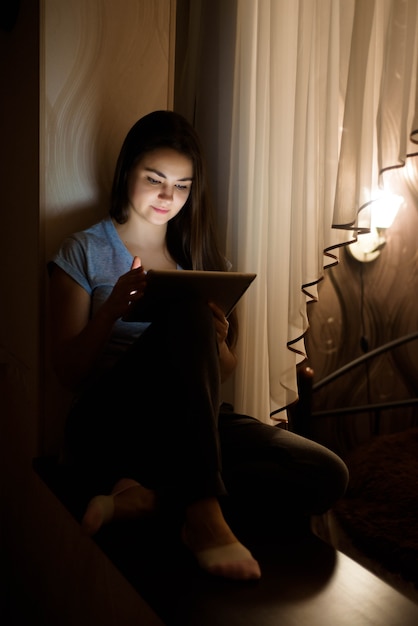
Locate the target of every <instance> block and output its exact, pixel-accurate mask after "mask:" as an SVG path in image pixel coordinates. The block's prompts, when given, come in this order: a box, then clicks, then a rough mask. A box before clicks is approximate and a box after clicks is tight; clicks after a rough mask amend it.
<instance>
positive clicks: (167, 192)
mask: <svg viewBox="0 0 418 626" xmlns="http://www.w3.org/2000/svg"><path fill="white" fill-rule="evenodd" d="M158 196H159V197H160V198H161V199H162V200H167V201H171V200H172V199H173V189H172V187H171V186H170V185H162V186H161V187H160V193H159V194H158Z"/></svg>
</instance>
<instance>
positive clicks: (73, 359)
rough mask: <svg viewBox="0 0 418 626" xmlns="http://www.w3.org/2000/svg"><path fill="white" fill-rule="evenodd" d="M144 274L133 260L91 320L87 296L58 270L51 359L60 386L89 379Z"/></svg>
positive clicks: (139, 292) (53, 289)
mask: <svg viewBox="0 0 418 626" xmlns="http://www.w3.org/2000/svg"><path fill="white" fill-rule="evenodd" d="M144 281H145V275H144V273H143V270H142V268H141V267H140V261H139V259H137V257H135V260H134V262H133V264H132V269H131V270H130V271H129V272H128V273H127V274H124V275H123V276H121V277H120V278H119V280H118V282H117V283H116V285H115V287H114V288H113V291H112V293H111V295H110V296H109V298H108V299H107V300H106V302H105V303H104V304H103V305H102V306H101V308H100V309H99V310H98V311H97V313H96V314H95V316H94V317H93V318H90V309H91V298H90V296H89V294H88V293H87V292H86V291H85V290H84V289H83V288H82V287H81V286H80V285H79V284H78V283H77V282H76V281H74V280H73V279H72V278H71V277H70V276H69V275H68V274H66V272H64V271H63V270H62V269H61V268H59V267H55V268H54V270H53V272H52V276H51V283H50V302H51V338H52V358H53V363H54V367H55V371H56V373H57V375H58V378H59V379H60V381H61V383H62V384H63V385H64V386H65V387H68V388H69V389H72V390H75V389H77V388H78V387H79V386H80V385H81V384H82V383H83V381H84V380H85V379H86V378H87V377H88V376H89V374H90V372H91V370H92V368H93V366H94V365H95V363H96V360H97V359H98V357H99V355H100V353H101V351H102V349H103V347H104V345H105V343H106V342H107V340H108V339H109V336H110V334H111V332H112V328H113V325H114V323H115V321H116V320H117V319H118V318H120V317H122V315H124V314H125V313H126V312H127V311H128V309H129V303H130V302H132V301H134V300H137V299H138V298H140V297H141V296H142V293H143V290H144V285H145V282H144Z"/></svg>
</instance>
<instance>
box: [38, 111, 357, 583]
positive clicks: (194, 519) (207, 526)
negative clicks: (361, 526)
mask: <svg viewBox="0 0 418 626" xmlns="http://www.w3.org/2000/svg"><path fill="white" fill-rule="evenodd" d="M49 268H50V275H51V308H52V346H53V359H54V364H55V368H56V372H57V374H58V376H59V378H60V380H61V382H62V383H63V384H64V385H65V386H66V387H69V388H70V389H72V390H74V392H75V400H74V404H73V407H72V409H71V411H70V414H69V416H68V420H67V424H66V431H65V451H64V461H65V463H67V464H69V465H70V467H72V468H74V471H76V472H77V473H78V475H79V476H81V477H82V485H83V491H84V496H85V498H86V509H85V513H84V516H83V519H82V526H83V528H84V530H85V532H87V533H88V534H90V535H92V534H94V533H96V532H97V531H98V530H99V529H100V527H101V526H102V525H103V524H105V523H108V522H110V521H111V520H112V519H121V518H136V517H138V518H140V517H141V516H144V515H158V513H159V511H160V510H161V509H162V507H166V508H165V510H168V509H172V510H173V511H174V510H175V511H177V512H178V514H179V516H180V520H181V538H182V541H183V542H184V543H185V545H186V546H187V547H188V548H189V549H190V550H191V551H192V553H193V554H194V555H195V557H196V560H197V562H198V564H199V565H200V567H201V568H203V569H204V570H206V571H207V572H209V573H211V574H214V575H218V576H223V577H226V578H232V579H242V580H247V579H256V578H259V577H260V575H261V572H260V567H259V564H258V562H257V561H256V560H255V559H254V557H253V556H252V554H251V553H250V551H249V550H248V549H247V548H246V547H245V546H244V545H243V544H242V543H241V542H240V541H239V539H238V538H237V537H236V536H235V534H234V532H233V531H232V529H231V528H230V526H229V524H228V523H227V521H226V519H225V511H224V506H228V503H230V502H233V503H235V504H236V505H237V506H238V507H239V506H240V505H242V511H247V513H248V512H249V511H251V513H252V514H253V513H254V512H256V513H257V512H258V513H259V514H260V515H262V513H263V506H264V504H266V505H267V507H266V509H265V510H268V508H269V505H271V504H272V505H273V506H272V507H270V508H272V509H276V508H277V507H281V512H282V515H284V516H285V515H288V514H289V515H291V516H297V515H299V516H301V517H302V516H305V517H307V516H309V514H311V513H320V512H323V511H325V510H327V509H328V508H329V507H330V506H331V505H332V503H333V502H334V501H335V500H336V499H337V498H338V497H340V496H341V495H342V494H343V493H344V490H345V488H346V484H347V468H346V466H345V465H344V463H343V462H342V461H341V459H339V457H337V456H336V455H335V454H334V453H332V452H331V451H329V450H327V449H326V448H324V447H322V446H320V445H318V444H316V443H314V442H311V441H308V440H306V439H303V438H302V437H299V436H297V435H295V434H293V433H291V432H288V431H285V430H283V429H280V428H278V427H275V426H269V425H266V424H262V423H261V422H259V421H258V420H255V419H253V418H251V417H248V416H242V415H236V414H234V413H233V412H220V396H219V391H220V384H221V383H222V382H223V381H224V380H226V379H227V378H228V376H230V374H231V373H232V372H233V370H234V368H235V365H236V361H237V356H236V352H235V346H236V341H237V332H238V326H237V318H236V316H235V314H232V315H231V316H230V318H229V319H228V320H227V319H225V317H224V315H223V313H222V311H221V310H220V309H219V308H218V307H217V305H216V303H214V302H213V303H206V302H201V301H199V300H198V299H196V298H192V297H188V298H175V297H174V298H173V297H172V296H170V300H167V301H164V300H162V301H161V306H160V307H159V310H158V311H157V312H156V314H155V316H154V317H153V320H152V322H127V321H123V318H124V317H125V315H126V314H127V313H128V312H129V310H130V307H131V306H132V304H133V303H135V302H136V301H137V300H139V299H140V298H142V296H143V293H144V290H145V288H146V283H147V274H146V272H147V270H149V269H151V268H153V269H178V270H182V269H192V270H223V271H227V269H228V268H227V263H226V261H225V259H224V257H223V255H222V253H221V252H220V250H219V247H218V244H217V240H216V236H215V229H214V223H213V214H212V209H211V206H210V200H209V192H208V183H207V174H206V170H205V166H204V161H203V156H202V151H201V147H200V145H199V141H198V138H197V136H196V134H195V131H194V129H193V128H192V127H191V125H190V124H189V123H188V122H187V121H186V120H185V119H184V118H183V117H181V116H180V115H178V114H176V113H174V112H170V111H156V112H153V113H150V114H149V115H146V116H145V117H143V118H141V119H140V120H139V121H138V122H137V123H136V124H135V125H134V126H133V127H132V128H131V130H130V131H129V133H128V135H127V137H126V139H125V141H124V143H123V146H122V149H121V152H120V155H119V158H118V162H117V165H116V172H115V176H114V181H113V188H112V197H111V206H110V214H109V215H108V216H107V217H105V218H104V219H102V220H101V221H100V222H99V223H97V224H95V225H93V226H92V227H90V228H88V229H87V230H84V231H82V232H79V233H76V234H74V235H72V236H71V237H69V238H67V239H66V240H65V241H64V242H63V243H62V245H61V247H60V249H59V251H58V253H57V254H56V255H55V257H54V258H53V259H52V261H51V263H50V265H49ZM243 514H246V513H243ZM265 523H266V525H267V524H268V520H267V519H266V520H265Z"/></svg>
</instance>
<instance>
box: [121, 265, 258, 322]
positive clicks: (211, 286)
mask: <svg viewBox="0 0 418 626" xmlns="http://www.w3.org/2000/svg"><path fill="white" fill-rule="evenodd" d="M255 277H256V274H248V273H244V272H214V271H198V270H149V271H148V273H147V286H146V289H145V293H144V295H143V297H142V298H141V299H140V300H138V301H137V302H135V303H133V304H132V305H131V307H130V310H129V313H128V314H127V315H126V316H125V317H124V318H123V319H124V320H125V321H127V322H152V320H153V317H154V314H155V311H157V310H158V307H161V306H169V305H170V303H171V305H173V304H174V303H175V301H176V300H178V299H182V298H184V297H187V296H188V295H191V294H192V295H198V296H199V297H200V298H202V299H203V300H205V301H206V302H209V301H211V302H214V303H215V304H217V305H218V306H219V307H220V308H221V309H222V310H223V312H224V315H225V317H228V315H230V313H231V311H232V310H233V309H234V307H235V306H236V304H237V303H238V301H239V300H240V298H241V296H242V295H243V294H244V293H245V292H246V291H247V289H248V287H249V286H250V285H251V283H252V282H253V280H254V279H255Z"/></svg>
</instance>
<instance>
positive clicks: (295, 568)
mask: <svg viewBox="0 0 418 626" xmlns="http://www.w3.org/2000/svg"><path fill="white" fill-rule="evenodd" d="M35 469H36V470H37V471H38V473H39V474H40V476H41V478H43V479H44V480H45V482H46V483H47V484H48V486H49V487H50V489H51V490H52V491H53V492H54V493H56V495H57V496H58V497H59V498H60V499H61V501H62V502H63V504H65V506H67V508H69V509H70V511H72V512H73V513H74V515H75V516H76V517H77V516H79V513H80V512H79V511H77V510H76V509H75V508H74V502H71V501H70V500H68V498H67V499H66V497H65V494H63V493H58V492H59V488H58V487H59V485H58V483H57V482H56V481H55V480H54V478H53V477H56V473H54V472H52V474H51V473H50V472H49V470H50V467H48V463H47V464H46V465H45V463H42V464H39V463H38V464H35ZM67 495H68V494H67ZM234 530H235V531H236V532H237V534H238V536H239V537H240V538H241V539H242V540H243V541H244V542H245V544H246V545H247V546H248V547H249V548H250V550H251V551H252V552H253V554H254V556H255V558H257V559H258V560H259V562H260V565H261V568H262V573H263V575H262V578H261V580H259V581H252V582H248V583H245V582H244V583H243V582H233V581H228V580H223V579H221V578H216V577H212V576H209V575H207V574H205V573H204V572H203V571H201V570H200V569H199V568H198V567H197V566H196V563H195V561H194V558H193V557H192V555H191V554H190V553H189V552H188V551H187V549H186V548H185V547H184V546H183V545H182V543H181V542H180V541H179V539H178V537H179V529H177V528H175V527H174V526H173V524H171V522H169V521H168V520H167V519H166V518H165V516H163V515H162V516H160V517H157V518H152V519H151V518H150V519H149V520H147V521H145V520H142V521H141V522H138V521H136V522H126V521H125V522H114V523H112V524H111V525H109V526H106V527H104V528H103V529H102V530H101V531H100V532H99V533H98V534H97V535H96V537H95V538H94V540H95V541H96V542H97V544H98V545H99V546H100V547H101V549H102V550H103V551H104V552H105V553H106V554H107V556H108V557H109V558H110V559H111V561H112V562H113V563H114V564H115V566H116V567H117V568H118V569H119V570H120V571H121V572H122V574H123V575H124V576H125V578H126V579H127V580H128V581H129V582H130V583H131V585H132V586H133V587H134V588H135V589H136V590H137V591H138V593H139V594H140V595H141V597H142V598H143V599H144V600H146V602H147V603H148V604H149V605H150V606H151V607H152V609H153V610H154V612H155V613H156V614H157V615H158V616H159V617H160V618H161V620H162V621H163V622H164V623H165V624H166V625H167V626H317V625H318V626H352V625H353V624H358V625H359V626H367V625H369V624H370V625H373V626H387V625H389V624H390V626H409V624H411V626H412V624H414V625H415V624H418V606H417V605H415V604H413V603H412V602H410V600H408V599H407V598H404V597H403V596H402V595H401V594H398V592H396V591H395V590H393V589H392V588H391V587H389V586H388V585H386V584H385V583H383V582H381V581H380V580H379V579H377V578H376V577H374V576H372V575H371V574H369V573H368V572H367V571H366V570H365V569H363V568H361V567H360V566H358V565H357V564H355V563H354V561H351V560H350V559H348V558H347V557H345V556H344V555H341V554H340V553H338V552H336V551H335V550H334V549H333V548H332V547H330V546H329V545H328V544H326V543H325V542H323V541H321V540H320V539H318V538H317V537H315V536H313V535H312V534H311V533H310V532H308V530H307V529H306V528H305V529H304V530H303V529H302V528H301V529H296V528H292V529H289V531H288V532H286V533H285V532H276V529H275V528H269V527H268V525H267V523H266V525H265V531H264V532H258V533H257V534H256V536H257V539H254V535H253V533H252V532H251V531H249V530H248V529H246V528H245V527H244V526H242V528H240V529H239V530H237V528H236V526H234ZM376 598H378V602H376V604H375V603H374V602H375V601H376ZM386 619H387V620H388V621H386ZM33 624H34V622H32V625H31V626H33ZM54 626H55V625H54ZM92 626H93V625H92ZM121 626H123V625H121Z"/></svg>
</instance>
